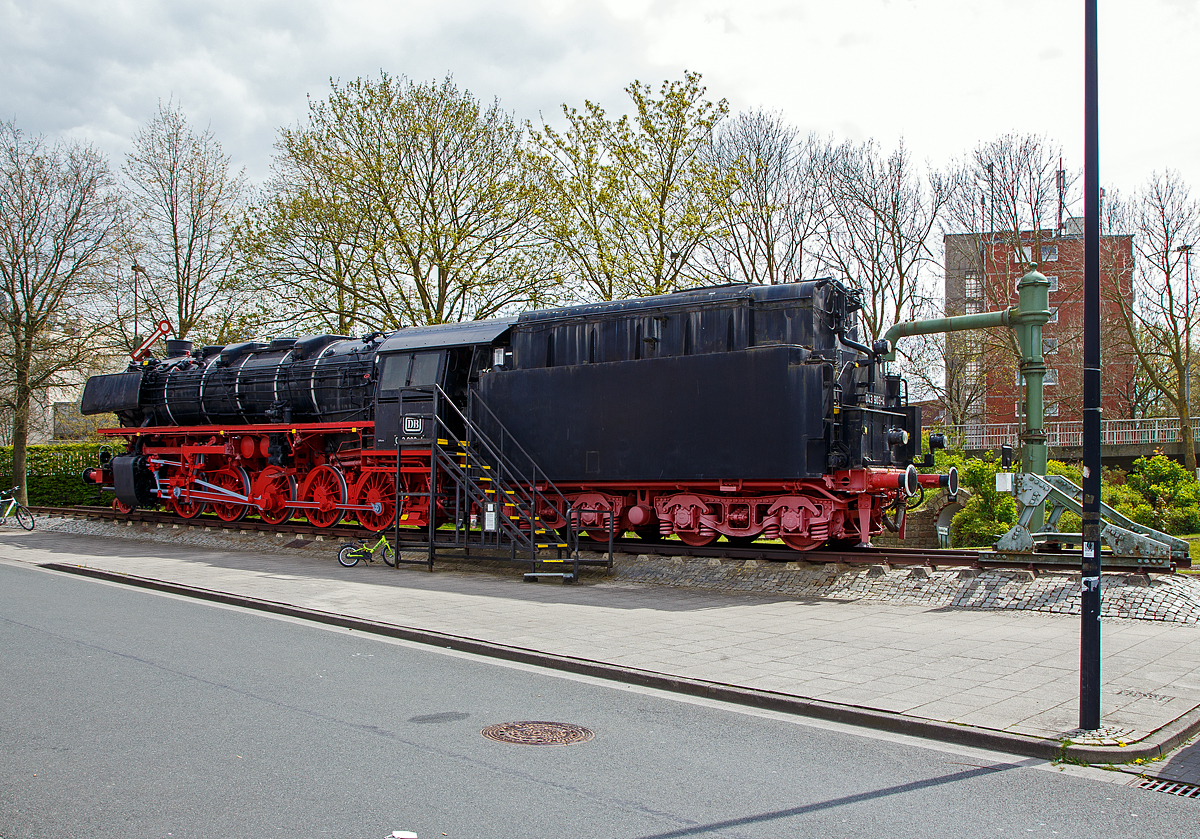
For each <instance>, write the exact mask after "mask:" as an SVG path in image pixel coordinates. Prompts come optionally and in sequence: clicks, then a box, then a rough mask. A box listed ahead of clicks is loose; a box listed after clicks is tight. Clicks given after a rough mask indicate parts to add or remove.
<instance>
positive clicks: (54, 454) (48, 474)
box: [0, 443, 112, 507]
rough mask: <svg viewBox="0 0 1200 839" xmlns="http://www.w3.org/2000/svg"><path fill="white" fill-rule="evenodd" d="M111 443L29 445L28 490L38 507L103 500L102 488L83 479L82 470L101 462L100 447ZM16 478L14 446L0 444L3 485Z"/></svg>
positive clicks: (13, 481) (34, 504)
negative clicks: (1, 445) (101, 495)
mask: <svg viewBox="0 0 1200 839" xmlns="http://www.w3.org/2000/svg"><path fill="white" fill-rule="evenodd" d="M105 446H108V447H109V448H112V443H61V444H53V445H49V446H29V447H28V449H27V450H26V455H25V474H26V479H27V486H26V492H27V494H28V498H29V503H30V504H31V505H33V506H37V507H71V506H74V505H76V504H97V503H101V497H100V491H99V489H98V488H97V487H96V486H94V485H88V484H85V483H84V482H83V478H82V475H83V470H84V469H85V468H87V467H88V466H97V465H99V462H100V461H99V454H100V449H101V448H104V447H105ZM15 483H16V481H15V480H13V469H12V446H3V447H0V487H2V488H4V489H8V488H9V487H11V486H12V485H13V484H15Z"/></svg>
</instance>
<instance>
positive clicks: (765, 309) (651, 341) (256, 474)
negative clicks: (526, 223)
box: [81, 280, 956, 550]
mask: <svg viewBox="0 0 1200 839" xmlns="http://www.w3.org/2000/svg"><path fill="white" fill-rule="evenodd" d="M860 307H861V301H860V299H859V297H858V296H857V294H856V293H854V292H853V291H851V290H850V289H848V288H846V287H845V286H843V285H842V284H840V283H838V282H836V281H833V280H815V281H810V282H800V283H790V284H785V285H776V286H759V285H731V286H722V287H711V288H700V289H693V290H688V291H681V292H676V293H674V294H666V295H659V296H654V297H645V298H638V299H632V300H621V301H615V302H608V303H594V304H589V305H583V306H572V307H564V308H558V309H550V310H543V311H535V312H528V313H525V314H522V315H520V316H519V317H516V318H507V319H495V320H482V321H473V322H468V323H460V324H444V325H438V326H426V327H408V328H402V329H399V330H397V331H395V332H392V333H390V334H383V333H373V334H371V335H367V336H365V337H362V338H351V337H347V336H334V335H317V336H303V337H298V338H291V337H288V338H278V339H275V340H273V341H270V342H262V343H241V344H236V345H231V346H226V347H203V348H196V349H194V348H192V347H191V345H190V344H188V343H187V342H181V341H173V342H168V351H167V357H166V358H164V359H147V360H145V361H144V362H142V363H140V364H136V365H130V368H129V369H128V370H126V371H125V372H123V373H116V374H112V375H107V376H96V377H93V378H91V379H89V380H88V382H87V385H86V387H85V390H84V396H83V403H82V405H81V410H82V412H83V413H85V414H96V413H103V412H112V413H115V414H116V415H117V417H118V418H119V420H120V427H119V428H111V429H105V430H104V431H102V433H103V434H105V435H108V436H110V437H113V438H121V439H123V440H124V451H122V452H121V453H120V454H119V455H117V456H115V457H112V458H111V460H109V461H108V462H107V463H105V464H103V465H102V466H101V467H99V468H96V469H91V470H88V472H87V473H86V474H85V479H86V480H89V481H91V482H93V483H98V484H101V485H102V486H105V487H108V488H111V489H112V491H113V492H114V493H115V496H116V498H115V501H114V504H115V506H116V507H117V508H118V509H121V510H125V511H129V510H131V509H132V508H134V507H150V506H164V507H167V508H169V509H171V510H173V511H174V512H175V513H176V514H178V515H180V516H182V517H184V518H195V517H196V516H199V515H200V514H201V513H203V512H205V511H206V510H210V511H211V512H213V513H214V514H215V515H216V516H217V517H218V518H220V519H222V520H224V521H235V520H237V519H240V518H242V517H244V516H246V515H249V514H253V515H257V516H260V517H261V518H262V519H263V520H265V521H267V522H269V523H281V522H284V521H287V520H289V519H291V518H293V517H294V516H303V517H304V518H306V519H307V520H308V521H309V522H310V523H312V524H314V525H316V526H318V527H330V526H332V525H334V524H336V523H338V522H339V521H342V520H344V519H346V520H357V521H358V522H359V523H360V524H361V525H362V526H364V527H366V528H368V529H371V530H382V529H384V528H387V527H389V526H391V525H393V524H399V525H400V526H410V527H426V526H429V525H430V524H433V525H436V524H438V523H440V522H443V521H451V520H455V521H465V520H466V519H467V513H468V512H471V513H475V512H478V510H477V509H476V508H477V507H478V506H479V504H478V503H477V501H472V500H470V499H471V498H476V499H478V498H479V497H483V496H479V495H478V494H476V495H471V494H470V493H467V494H464V493H461V492H458V493H456V492H452V491H450V483H451V482H452V481H453V480H462V479H463V478H462V476H461V475H457V476H456V475H443V474H442V471H439V466H438V463H439V462H443V461H439V459H438V456H437V451H436V447H437V446H439V445H442V444H445V445H458V444H462V445H465V444H466V443H467V440H457V439H455V438H458V437H465V438H471V439H475V440H480V441H487V440H496V439H500V438H504V439H509V440H511V441H512V442H513V443H514V444H515V445H516V446H518V447H519V449H520V450H521V451H523V452H524V453H526V454H527V455H528V457H529V458H530V459H531V460H532V461H533V462H534V463H536V464H537V467H538V471H539V474H540V475H541V476H543V477H544V480H545V482H546V483H547V484H550V485H553V486H554V487H555V488H556V492H555V493H554V494H553V495H547V494H543V495H539V496H538V498H539V499H541V500H540V501H539V502H537V504H538V509H536V510H534V511H532V512H531V515H530V517H529V521H530V522H531V524H530V525H529V526H531V527H541V528H545V529H548V530H551V531H553V530H555V529H559V528H562V527H564V526H565V525H566V524H567V522H568V520H570V521H571V522H572V523H573V524H574V525H575V526H577V527H579V528H580V529H582V530H583V531H584V532H585V533H590V534H591V535H592V536H594V537H596V538H599V537H600V536H602V535H604V534H605V533H606V531H607V527H608V526H609V525H610V524H611V526H612V527H614V528H615V530H616V531H617V532H618V533H624V532H628V531H632V532H635V533H637V534H638V535H640V536H642V537H643V538H646V539H658V538H663V537H676V538H678V539H680V540H682V541H683V542H685V543H687V544H689V545H694V546H700V545H705V544H708V543H710V542H713V541H715V540H716V539H718V538H720V537H724V538H725V539H727V540H729V541H731V542H735V543H749V542H752V541H754V540H756V539H780V540H782V541H783V542H784V543H786V544H787V545H789V546H791V547H792V548H795V549H798V550H807V549H812V548H816V547H818V546H821V545H824V544H826V543H827V542H835V543H847V544H869V542H870V539H871V536H872V534H877V533H879V532H881V531H882V529H883V528H884V527H885V526H886V525H892V526H898V527H899V528H900V529H901V531H902V530H903V510H904V506H905V502H906V499H907V498H908V497H909V496H911V495H913V494H914V493H916V492H918V490H919V488H920V487H921V486H931V485H938V484H941V485H950V486H951V490H952V491H953V490H954V489H956V487H955V486H953V484H954V483H955V476H954V475H948V476H938V475H918V474H917V471H916V469H915V466H914V463H915V462H920V463H923V464H925V465H928V464H929V463H931V462H932V458H931V456H930V455H926V457H925V459H924V460H923V461H920V460H919V458H920V456H921V419H920V410H919V408H918V407H916V406H914V405H910V404H909V403H908V395H907V389H906V385H905V382H904V380H903V379H902V378H901V377H900V376H899V375H896V374H894V373H891V372H889V371H888V368H887V364H886V362H884V361H883V360H882V356H883V355H884V354H886V353H887V352H888V350H889V347H888V346H887V344H886V342H876V343H875V344H874V345H871V346H868V345H867V344H865V343H863V342H861V341H860V339H859V330H858V317H857V313H858V311H859V309H860ZM437 429H441V431H438V430H437ZM442 435H445V438H446V439H439V438H440V437H441V436H442ZM932 443H936V440H934V441H931V444H932ZM485 448H488V447H485ZM489 450H490V449H489ZM460 454H461V455H462V456H464V457H465V456H466V453H465V452H462V453H460ZM482 468H483V469H484V470H486V469H487V468H488V467H487V466H486V465H485V466H483V467H482ZM476 474H477V478H473V479H472V480H478V481H481V482H487V481H489V480H491V478H490V476H489V475H488V474H486V472H478V473H476ZM539 480H541V479H540V478H539ZM486 492H492V493H495V492H496V489H495V487H494V486H492V487H490V488H488V489H487V490H486ZM464 499H465V500H464ZM534 514H536V515H534ZM513 518H516V517H515V516H514V517H513ZM534 521H536V522H537V524H532V522H534Z"/></svg>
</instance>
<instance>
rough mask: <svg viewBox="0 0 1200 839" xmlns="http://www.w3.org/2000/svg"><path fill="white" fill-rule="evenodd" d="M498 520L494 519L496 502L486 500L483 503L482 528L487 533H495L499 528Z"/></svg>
mask: <svg viewBox="0 0 1200 839" xmlns="http://www.w3.org/2000/svg"><path fill="white" fill-rule="evenodd" d="M499 524H500V523H499V522H498V521H497V520H496V504H495V503H494V502H488V503H486V504H484V505H483V529H484V530H486V531H487V532H488V533H495V532H496V530H497V529H498V528H499Z"/></svg>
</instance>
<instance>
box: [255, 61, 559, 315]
mask: <svg viewBox="0 0 1200 839" xmlns="http://www.w3.org/2000/svg"><path fill="white" fill-rule="evenodd" d="M277 148H278V149H279V158H278V159H277V162H276V178H275V180H274V181H273V182H272V185H271V190H270V195H269V198H268V200H266V201H265V202H263V203H262V204H261V205H260V206H259V208H258V209H257V210H256V212H255V213H254V214H253V215H252V216H251V217H250V218H249V219H248V220H247V223H246V225H245V236H244V237H243V242H245V243H246V245H247V251H248V253H249V254H250V256H251V259H252V260H253V261H254V263H255V265H256V271H257V273H258V275H259V276H265V277H268V278H274V279H276V280H294V281H297V282H298V283H299V286H300V289H301V293H300V295H299V298H300V299H301V301H302V302H304V303H305V306H304V308H303V311H301V312H300V316H301V317H305V316H307V317H310V318H315V319H318V320H323V321H324V322H325V323H328V324H330V325H331V326H332V325H334V324H336V325H337V326H338V328H339V329H344V328H349V327H350V326H352V325H361V326H364V327H366V328H372V329H394V328H396V327H398V326H401V325H403V324H430V323H446V322H454V321H461V320H471V319H476V318H486V317H491V316H494V315H496V314H497V313H499V312H501V311H502V310H503V309H505V308H506V307H512V306H518V305H520V306H524V305H529V304H530V303H531V302H535V301H537V302H544V301H547V300H553V299H554V292H555V287H556V277H555V274H554V270H553V262H552V259H551V252H550V250H549V248H547V247H546V246H545V245H544V243H543V242H542V241H541V240H540V239H539V238H538V237H537V236H536V235H535V233H536V231H535V224H536V219H537V217H538V210H539V207H538V202H539V199H540V196H539V192H538V190H537V188H536V184H535V180H534V178H532V177H531V175H530V172H529V166H528V165H527V164H528V159H527V154H526V152H525V150H524V148H523V132H522V130H521V128H520V127H519V126H518V125H517V124H516V123H515V121H514V120H513V117H512V116H511V115H510V114H508V113H506V112H504V111H503V110H501V108H500V106H499V104H498V103H493V104H491V105H490V106H487V107H484V106H483V105H481V104H480V102H479V101H478V100H476V98H475V97H474V96H472V95H471V94H470V93H469V92H467V91H465V90H460V89H459V88H458V87H457V86H456V85H455V84H454V82H453V80H452V79H450V78H446V79H445V80H444V81H442V82H441V83H427V84H421V83H417V82H412V81H409V80H408V79H406V78H403V77H400V78H392V77H390V76H388V75H387V74H383V75H382V76H381V77H380V79H379V80H378V81H373V80H370V79H357V80H355V81H353V82H350V83H348V84H346V85H344V86H343V85H338V84H337V83H334V84H333V85H332V90H331V92H330V94H329V97H328V99H326V100H324V101H321V102H313V103H312V104H311V105H310V108H309V115H308V122H307V124H305V125H303V126H301V127H300V128H297V129H294V130H286V131H284V132H283V134H282V135H281V138H280V141H279V143H278V144H277Z"/></svg>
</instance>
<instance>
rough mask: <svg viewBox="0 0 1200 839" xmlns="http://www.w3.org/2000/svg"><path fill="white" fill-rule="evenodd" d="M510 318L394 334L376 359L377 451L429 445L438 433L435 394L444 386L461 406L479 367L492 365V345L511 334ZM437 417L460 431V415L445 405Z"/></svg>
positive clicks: (450, 396) (476, 376)
mask: <svg viewBox="0 0 1200 839" xmlns="http://www.w3.org/2000/svg"><path fill="white" fill-rule="evenodd" d="M510 324H511V321H509V320H491V321H475V322H468V323H462V324H442V325H439V326H426V327H409V328H407V329H401V330H400V331H398V332H395V333H393V334H392V335H391V336H390V337H389V338H388V339H387V340H386V341H384V342H383V344H382V345H381V346H380V347H379V354H378V356H376V361H375V364H376V367H375V369H376V378H377V380H378V387H377V388H376V391H375V448H376V449H393V448H401V447H403V446H405V445H413V444H422V443H423V444H425V445H428V443H429V442H430V440H431V439H432V438H433V437H434V435H436V434H438V433H439V432H438V431H437V428H436V425H437V424H436V423H435V422H434V418H433V413H434V404H435V398H434V392H435V388H440V389H441V390H442V391H443V392H444V393H445V394H446V395H447V396H448V397H449V398H450V400H451V401H452V402H454V403H455V404H456V405H458V406H459V407H460V408H461V407H462V406H464V405H465V404H466V397H467V390H468V388H469V387H470V384H471V382H472V381H473V380H475V379H478V377H479V369H480V367H481V366H482V365H483V364H485V363H487V362H490V360H491V358H492V354H493V352H494V350H493V347H492V345H493V344H494V343H495V342H497V341H498V340H501V336H502V335H504V333H506V332H507V331H508V327H509V325H510ZM438 417H439V418H440V419H441V421H442V422H443V423H445V424H446V425H447V426H448V427H449V428H450V430H451V431H452V432H454V433H458V432H459V431H461V429H460V428H459V425H460V424H461V420H460V418H459V411H458V410H455V409H454V408H452V407H450V406H448V405H445V404H441V405H439V407H438Z"/></svg>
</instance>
